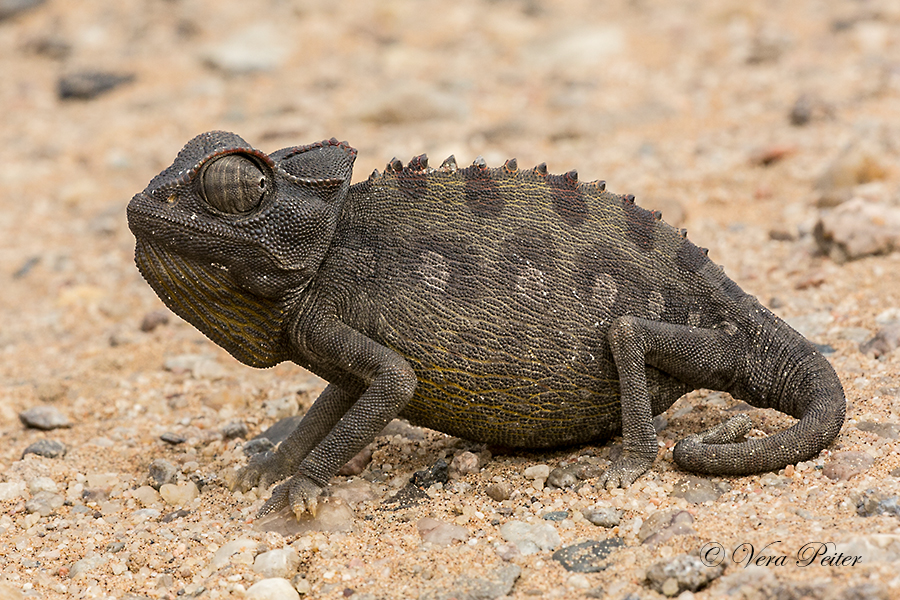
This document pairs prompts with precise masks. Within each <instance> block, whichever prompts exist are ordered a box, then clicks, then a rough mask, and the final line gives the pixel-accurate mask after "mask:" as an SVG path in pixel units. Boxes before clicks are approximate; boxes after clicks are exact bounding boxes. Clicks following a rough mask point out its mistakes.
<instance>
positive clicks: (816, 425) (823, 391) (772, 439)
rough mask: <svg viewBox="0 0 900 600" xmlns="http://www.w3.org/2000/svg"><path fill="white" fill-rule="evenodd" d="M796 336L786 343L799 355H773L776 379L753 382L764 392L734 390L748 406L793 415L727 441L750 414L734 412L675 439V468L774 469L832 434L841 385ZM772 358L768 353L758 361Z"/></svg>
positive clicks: (839, 413) (813, 450) (813, 451)
mask: <svg viewBox="0 0 900 600" xmlns="http://www.w3.org/2000/svg"><path fill="white" fill-rule="evenodd" d="M786 329H787V328H786ZM791 333H794V332H793V331H791ZM795 335H797V336H798V337H799V335H798V334H795ZM791 337H793V336H791ZM801 341H802V343H801V344H799V348H798V344H797V343H796V337H795V338H794V344H792V345H791V347H792V348H794V349H795V351H797V350H799V354H800V356H796V355H795V356H792V357H785V356H782V357H781V360H777V359H776V360H777V362H779V363H780V368H778V369H777V370H773V371H770V372H775V373H786V374H785V375H784V376H783V377H781V378H780V380H776V381H771V380H770V381H769V382H767V383H768V386H765V385H763V386H759V385H756V386H753V388H755V389H756V390H759V389H761V388H765V387H768V388H769V389H767V390H766V393H762V394H759V395H757V394H754V393H753V391H755V390H749V389H745V390H744V393H740V394H736V395H739V396H740V397H742V398H743V399H745V400H747V402H750V403H751V404H753V405H754V406H758V407H760V408H774V409H776V410H779V411H781V412H784V413H787V414H789V415H791V416H793V417H797V418H799V421H798V422H797V423H795V424H794V425H793V426H791V427H790V428H788V429H786V430H784V431H780V432H778V433H776V434H774V435H772V436H769V437H767V438H762V439H752V440H747V441H744V442H739V443H731V442H734V440H736V439H737V438H739V437H741V436H743V435H744V434H745V433H747V432H748V431H749V430H750V418H749V417H748V416H747V415H739V416H737V417H734V418H732V419H729V420H728V421H726V422H725V423H722V424H720V425H719V426H717V427H714V428H712V429H710V430H708V431H705V432H701V433H698V434H694V435H691V436H688V437H686V438H685V439H683V440H681V441H680V442H679V443H678V444H677V445H676V446H675V451H674V457H675V462H676V463H678V465H679V466H680V467H681V468H683V469H686V470H688V471H696V472H701V473H714V474H716V475H749V474H751V473H760V472H763V471H776V470H778V469H781V468H784V467H785V466H787V465H789V464H795V463H797V462H800V461H804V460H809V459H810V458H812V457H814V456H816V455H817V454H818V453H819V452H820V451H821V450H822V449H823V448H825V447H826V446H828V444H830V443H831V442H832V440H834V438H835V437H836V436H837V434H838V432H839V431H840V429H841V426H842V425H843V424H844V409H845V405H846V400H845V399H844V389H843V387H842V386H841V382H840V380H839V379H838V377H837V374H836V373H835V372H834V369H833V368H832V367H831V364H829V362H828V361H827V360H826V359H825V357H824V356H822V355H821V354H820V353H819V352H818V351H817V350H816V349H815V347H813V346H812V344H810V343H809V342H806V340H802V338H801ZM791 354H794V353H793V352H792V353H791ZM773 358H775V357H773V356H772V354H769V356H767V357H765V358H762V360H761V362H762V363H765V362H770V361H772V360H773ZM773 366H774V365H773ZM763 370H765V369H762V370H761V371H763ZM773 388H774V389H773ZM754 396H756V397H754ZM760 396H761V397H760Z"/></svg>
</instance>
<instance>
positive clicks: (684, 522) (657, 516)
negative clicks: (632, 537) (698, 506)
mask: <svg viewBox="0 0 900 600" xmlns="http://www.w3.org/2000/svg"><path fill="white" fill-rule="evenodd" d="M693 522H694V517H693V516H691V513H689V512H688V511H686V510H678V509H672V510H660V511H656V512H654V513H652V514H651V515H650V516H649V517H647V520H646V521H644V522H643V523H642V524H641V529H640V531H638V539H639V540H640V541H641V543H642V544H647V545H648V546H656V545H660V544H664V543H666V542H668V541H669V540H670V539H672V538H673V537H675V536H677V535H697V532H696V531H695V530H694V528H693V527H692V526H691V525H692V523H693Z"/></svg>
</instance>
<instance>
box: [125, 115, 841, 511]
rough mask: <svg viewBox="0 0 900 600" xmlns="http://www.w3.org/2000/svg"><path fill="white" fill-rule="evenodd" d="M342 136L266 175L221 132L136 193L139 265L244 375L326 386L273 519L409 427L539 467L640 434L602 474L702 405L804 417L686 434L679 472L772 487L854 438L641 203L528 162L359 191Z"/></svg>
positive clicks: (271, 476) (310, 503)
mask: <svg viewBox="0 0 900 600" xmlns="http://www.w3.org/2000/svg"><path fill="white" fill-rule="evenodd" d="M355 155H356V151H355V150H353V149H352V148H350V147H349V146H347V145H346V144H343V143H338V142H336V141H335V140H330V141H325V142H321V143H319V144H313V145H311V146H303V147H296V148H287V149H284V150H279V151H278V152H275V153H273V154H272V155H271V156H266V155H265V154H263V153H261V152H259V151H256V150H253V149H252V148H251V147H250V146H248V145H247V144H246V142H244V141H243V140H242V139H240V138H239V137H237V136H235V135H233V134H227V133H224V132H211V133H208V134H203V135H201V136H198V137H197V138H195V139H194V140H192V141H191V142H189V143H188V145H187V146H186V147H185V149H184V150H183V151H182V152H181V153H180V154H179V155H178V158H176V161H175V164H173V166H172V167H170V168H169V169H167V170H166V171H164V172H163V173H161V174H160V175H159V176H158V177H156V178H155V179H154V180H153V181H152V182H151V183H150V185H149V186H148V188H147V189H146V190H145V191H144V192H142V193H141V194H138V195H136V196H135V198H134V199H133V200H132V202H131V204H130V205H129V210H128V217H129V224H130V226H131V228H132V231H134V233H135V237H136V238H137V248H136V261H137V264H138V266H139V268H140V270H141V272H142V273H143V275H144V277H145V278H146V279H147V280H148V282H149V283H150V284H151V285H152V286H153V288H154V289H155V290H156V291H157V293H158V294H159V295H160V297H161V298H162V299H163V301H164V302H166V304H167V305H168V306H169V307H171V308H172V309H173V310H174V311H175V312H176V313H178V314H179V315H181V316H182V317H184V318H185V319H187V320H188V321H190V322H191V323H193V324H194V325H195V326H197V327H198V328H199V329H200V330H201V331H203V332H204V333H205V334H206V335H207V336H209V337H210V338H211V339H212V340H214V341H215V342H217V343H218V344H220V345H221V346H223V347H224V348H225V349H227V350H228V351H229V352H231V353H232V354H233V355H234V356H235V357H236V358H238V359H239V360H241V361H242V362H245V363H247V364H250V365H254V366H260V367H265V366H270V365H274V364H276V363H278V362H280V361H283V360H291V361H294V362H296V363H298V364H300V365H302V366H304V367H306V368H308V369H310V370H311V371H313V372H315V373H317V374H318V375H320V376H321V377H323V378H324V379H326V380H327V381H328V382H329V383H330V385H329V386H328V388H327V389H326V390H325V392H323V394H322V396H320V398H319V399H318V400H317V401H316V403H315V404H314V406H313V407H312V408H311V409H310V411H309V412H308V413H307V415H306V417H305V419H304V420H303V421H302V422H301V424H300V425H299V426H298V428H297V430H296V431H295V432H294V434H292V436H291V437H290V438H289V439H288V440H286V441H285V442H284V443H283V444H282V445H281V446H280V447H279V449H278V450H277V451H276V452H275V453H274V454H268V455H267V456H266V457H265V458H264V459H262V460H257V461H254V462H251V464H250V465H249V466H248V467H246V468H245V469H244V470H242V472H241V473H240V474H239V476H238V481H237V485H238V486H239V487H242V488H245V489H246V488H249V487H252V486H253V485H257V484H259V485H266V484H268V483H270V482H272V481H276V480H278V479H281V478H284V477H286V476H288V475H294V477H293V478H292V479H291V481H290V482H288V483H286V484H284V485H282V486H280V487H279V488H278V489H277V490H276V492H275V493H274V494H273V497H272V499H271V500H270V501H269V503H268V504H267V505H266V506H265V507H264V509H263V511H264V512H268V511H269V510H273V509H275V508H279V507H281V506H284V505H285V504H287V503H290V504H291V505H292V507H293V508H294V510H295V511H296V512H297V513H298V514H299V513H302V512H303V511H305V510H306V509H308V508H314V506H315V496H316V494H317V493H318V491H319V489H320V487H321V486H323V485H325V484H326V483H327V481H328V479H329V478H330V477H331V476H332V475H334V473H335V472H336V471H337V470H338V469H339V468H340V467H341V466H342V465H343V464H344V463H345V462H346V461H347V460H348V459H350V458H351V457H352V456H353V455H354V454H355V453H356V452H358V451H359V450H360V449H362V448H363V447H364V446H365V445H366V444H368V443H369V442H370V441H371V440H372V439H373V438H374V436H375V435H377V434H378V432H379V431H380V430H381V428H382V427H383V426H384V425H385V424H386V423H387V422H388V421H390V419H392V418H393V417H395V416H398V415H399V416H403V417H406V418H408V419H409V420H410V421H411V422H412V423H415V424H418V425H422V426H426V427H430V428H433V429H437V430H439V431H443V432H446V433H449V434H452V435H456V436H460V437H464V438H468V439H472V440H477V441H482V442H489V443H493V444H499V445H505V446H513V447H525V448H540V447H551V446H560V445H567V444H576V443H583V442H588V441H595V440H603V439H608V438H610V437H612V436H614V435H617V434H618V433H619V432H622V434H623V437H624V452H623V455H622V458H620V459H619V460H618V462H616V463H614V464H613V465H612V466H611V467H610V469H609V470H608V471H607V473H606V474H605V475H604V477H603V482H604V483H605V484H606V485H607V486H608V487H611V486H618V485H623V486H624V485H628V484H630V483H631V482H632V481H634V479H635V478H637V477H638V476H640V474H641V473H643V472H644V471H646V470H647V468H649V467H650V465H651V464H652V462H653V460H654V458H655V457H656V452H657V444H656V438H655V433H654V431H653V428H652V425H651V422H650V420H651V418H652V416H653V415H656V414H659V413H661V412H663V411H664V410H666V408H668V407H669V406H670V405H671V404H672V403H673V402H674V401H675V400H677V399H678V398H679V397H680V396H681V395H683V394H684V393H686V392H688V391H690V390H693V389H697V388H700V387H703V388H710V389H718V390H724V391H728V392H730V393H732V394H733V395H734V396H735V397H737V398H741V399H744V400H746V401H747V402H749V403H750V404H753V405H754V406H760V407H772V408H776V409H778V410H780V411H782V412H786V413H788V414H791V415H793V416H795V417H798V418H801V417H802V418H801V420H800V421H799V422H798V423H797V424H796V425H795V426H793V427H792V428H790V429H789V430H787V431H784V432H781V433H778V434H776V435H773V436H772V437H770V438H766V439H763V440H752V441H747V442H742V443H738V444H722V442H731V441H733V440H734V439H735V438H737V437H739V436H740V435H742V434H743V433H744V432H745V431H746V430H747V428H748V426H749V420H748V419H746V417H742V418H737V419H733V420H732V421H729V422H727V423H725V424H724V425H723V426H720V427H718V428H716V430H715V431H713V432H711V433H707V434H700V435H695V436H691V437H689V438H687V439H686V440H684V441H683V442H682V443H681V444H679V446H678V447H676V452H675V458H676V461H677V462H678V463H679V464H680V465H681V466H683V467H685V468H688V469H691V470H698V471H704V472H710V473H715V474H743V473H752V472H758V471H765V470H772V469H777V468H780V467H783V466H785V465H787V464H789V463H792V462H796V461H799V460H804V459H807V458H809V457H811V456H814V455H815V454H816V453H818V452H819V451H820V450H821V449H822V448H824V447H825V446H826V445H828V444H829V443H830V442H831V441H832V440H833V439H834V437H835V436H836V435H837V433H838V431H839V430H840V427H841V425H842V423H843V418H844V404H845V401H844V395H843V389H842V388H841V385H840V382H839V381H838V379H837V376H836V375H835V373H834V371H833V369H832V368H831V366H830V365H829V364H828V362H827V361H826V360H825V359H824V358H823V357H822V356H821V355H820V354H819V353H818V352H817V351H816V350H815V348H814V347H813V346H812V345H811V344H810V343H809V342H808V341H806V340H805V339H804V338H803V337H801V336H800V335H799V334H798V333H796V332H795V331H794V330H792V329H791V328H790V327H788V326H787V325H786V324H785V323H784V322H783V321H782V320H780V319H779V318H778V317H776V316H775V315H773V314H772V313H771V312H769V311H768V310H767V309H765V308H764V307H762V306H761V305H760V304H759V303H758V302H757V301H756V300H755V299H754V298H753V297H751V296H748V295H747V294H745V293H744V292H743V291H742V290H741V289H740V288H739V287H738V286H737V285H736V284H735V283H734V282H732V281H731V280H730V279H728V278H727V277H726V276H725V274H724V273H723V271H722V270H721V268H719V267H718V266H716V265H715V264H713V263H712V262H710V261H709V259H708V258H707V257H706V254H705V252H704V251H703V250H701V249H700V248H698V247H697V246H695V245H693V244H692V243H691V242H689V241H688V240H687V239H686V237H685V235H684V233H683V232H679V231H678V230H675V229H673V228H672V227H670V226H668V225H667V224H665V223H664V222H662V221H661V220H660V219H659V215H658V214H657V213H651V212H649V211H645V210H644V209H642V208H640V207H638V206H636V205H635V204H634V199H633V197H629V196H616V195H613V194H610V193H607V192H605V191H604V185H603V184H602V183H587V184H582V183H578V182H577V175H576V174H575V173H574V172H570V173H567V174H565V175H550V174H547V171H546V167H544V166H543V165H541V166H539V167H537V168H535V169H531V170H527V171H520V170H518V169H517V167H516V164H515V161H508V162H507V163H506V165H504V166H503V167H499V168H496V169H489V168H487V167H486V166H485V165H484V163H483V161H480V160H479V161H476V163H475V164H474V165H472V166H470V167H468V168H465V169H457V168H456V165H455V162H453V161H452V160H449V159H448V161H445V164H444V165H442V167H441V168H439V169H430V168H428V167H427V163H426V161H425V159H424V157H417V158H415V159H413V160H412V161H411V162H410V163H409V165H407V166H405V167H404V166H403V165H402V164H401V163H400V162H399V161H396V160H395V161H392V162H391V163H390V164H389V165H388V167H387V169H386V171H385V173H384V174H377V173H375V174H373V176H372V177H370V178H369V179H368V180H367V181H364V182H362V183H359V184H356V185H353V186H350V185H349V180H350V174H351V168H352V164H353V160H354V158H355Z"/></svg>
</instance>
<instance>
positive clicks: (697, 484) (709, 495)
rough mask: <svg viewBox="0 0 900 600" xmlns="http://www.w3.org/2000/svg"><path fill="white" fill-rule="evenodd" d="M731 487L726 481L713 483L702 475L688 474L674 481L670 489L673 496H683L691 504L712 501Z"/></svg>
mask: <svg viewBox="0 0 900 600" xmlns="http://www.w3.org/2000/svg"><path fill="white" fill-rule="evenodd" d="M729 489H731V486H730V485H728V484H727V483H720V484H715V483H713V482H712V481H710V480H709V479H706V478H704V477H696V476H694V475H688V476H686V477H684V478H683V479H680V480H679V481H678V482H676V483H675V486H674V487H673V489H672V494H671V495H672V497H673V498H684V499H685V500H687V501H688V502H690V503H692V504H702V503H704V502H714V501H716V500H718V499H719V496H721V495H722V494H724V493H725V492H727V491H728V490H729Z"/></svg>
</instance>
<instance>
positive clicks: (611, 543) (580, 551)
mask: <svg viewBox="0 0 900 600" xmlns="http://www.w3.org/2000/svg"><path fill="white" fill-rule="evenodd" d="M624 545H625V540H623V539H622V538H618V537H615V538H609V539H607V540H599V541H598V540H588V541H586V542H581V543H579V544H572V545H571V546H565V547H563V548H560V549H559V550H557V551H556V552H554V553H553V560H555V561H558V562H559V563H560V564H561V565H562V566H563V567H564V568H565V569H566V571H572V572H575V573H597V572H599V571H602V570H603V569H605V568H606V567H608V566H609V565H608V564H607V562H606V557H607V556H609V554H610V553H611V552H612V551H613V550H615V549H617V548H621V547H622V546H624Z"/></svg>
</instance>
